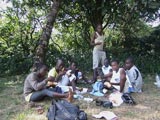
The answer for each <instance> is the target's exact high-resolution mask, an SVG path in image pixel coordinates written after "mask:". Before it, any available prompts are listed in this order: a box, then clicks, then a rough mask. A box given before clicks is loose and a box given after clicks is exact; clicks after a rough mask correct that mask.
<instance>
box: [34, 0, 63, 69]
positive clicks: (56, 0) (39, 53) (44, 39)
mask: <svg viewBox="0 0 160 120" xmlns="http://www.w3.org/2000/svg"><path fill="white" fill-rule="evenodd" d="M60 3H61V0H53V4H52V7H51V10H50V12H49V14H48V16H47V23H46V26H45V27H44V28H43V31H42V35H41V37H40V40H39V44H38V47H37V49H36V54H35V59H34V65H33V67H34V68H37V65H38V64H40V63H41V64H44V63H45V56H46V52H47V48H48V43H49V39H50V38H51V33H52V29H53V24H54V22H55V20H56V16H57V14H58V10H59V6H60Z"/></svg>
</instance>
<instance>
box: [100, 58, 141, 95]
mask: <svg viewBox="0 0 160 120" xmlns="http://www.w3.org/2000/svg"><path fill="white" fill-rule="evenodd" d="M100 69H101V70H102V73H103V74H101V72H98V71H99V70H98V68H97V76H101V77H100V78H101V79H103V80H104V86H105V87H106V88H107V89H112V90H117V91H119V92H122V93H131V92H138V93H139V92H142V84H143V81H142V76H141V73H140V71H139V70H138V68H137V67H136V66H135V65H134V61H133V58H132V57H128V58H127V59H126V61H125V65H124V67H122V68H121V67H120V65H119V62H118V60H112V61H111V65H110V64H109V61H108V59H105V60H104V65H103V66H102V68H100Z"/></svg>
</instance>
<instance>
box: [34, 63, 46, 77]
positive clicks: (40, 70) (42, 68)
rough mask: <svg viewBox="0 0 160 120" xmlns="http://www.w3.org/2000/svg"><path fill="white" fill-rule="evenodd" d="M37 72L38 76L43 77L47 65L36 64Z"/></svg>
mask: <svg viewBox="0 0 160 120" xmlns="http://www.w3.org/2000/svg"><path fill="white" fill-rule="evenodd" d="M37 72H38V75H39V76H40V77H45V76H46V75H47V73H48V67H47V66H46V65H44V64H41V65H39V66H38V70H37Z"/></svg>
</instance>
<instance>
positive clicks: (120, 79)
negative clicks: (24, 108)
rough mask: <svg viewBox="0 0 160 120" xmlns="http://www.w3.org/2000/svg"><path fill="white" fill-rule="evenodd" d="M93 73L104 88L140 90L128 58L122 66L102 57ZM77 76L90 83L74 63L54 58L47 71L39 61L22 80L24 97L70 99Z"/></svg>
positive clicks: (131, 60)
mask: <svg viewBox="0 0 160 120" xmlns="http://www.w3.org/2000/svg"><path fill="white" fill-rule="evenodd" d="M48 71H49V72H48ZM47 75H48V76H47ZM96 75H97V76H96V78H97V80H98V79H101V80H103V81H104V82H103V84H104V87H105V88H106V89H108V90H116V91H119V92H142V76H141V73H140V71H139V70H138V69H137V67H136V66H135V65H134V61H133V58H131V57H129V58H127V59H126V61H125V66H124V67H123V68H121V67H120V66H119V62H118V61H117V60H112V61H111V64H109V61H108V59H105V60H104V65H103V66H102V67H101V68H97V73H96ZM46 76H47V77H46ZM80 79H83V80H85V82H86V83H90V82H89V81H87V79H86V78H85V77H84V75H83V74H82V72H80V71H79V70H78V69H77V66H76V63H75V62H72V63H71V64H70V66H69V67H68V68H65V65H64V62H63V60H61V59H58V60H57V63H56V66H55V67H53V68H52V69H51V70H48V67H47V66H46V65H43V64H39V65H38V69H37V70H36V71H35V72H31V73H30V74H29V75H28V76H27V77H26V79H25V82H24V96H25V100H26V101H28V102H30V101H33V102H35V101H40V100H42V99H44V98H45V97H51V98H63V99H66V100H67V101H69V102H71V101H72V98H73V94H74V91H76V90H79V88H77V87H76V83H77V81H78V80H80ZM94 82H96V81H94ZM94 82H93V83H94Z"/></svg>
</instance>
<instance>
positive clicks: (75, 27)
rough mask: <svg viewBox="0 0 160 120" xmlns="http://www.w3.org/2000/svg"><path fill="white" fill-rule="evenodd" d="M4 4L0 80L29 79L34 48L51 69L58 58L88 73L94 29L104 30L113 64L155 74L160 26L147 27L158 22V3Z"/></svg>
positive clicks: (21, 0) (77, 0)
mask: <svg viewBox="0 0 160 120" xmlns="http://www.w3.org/2000/svg"><path fill="white" fill-rule="evenodd" d="M7 2H8V3H9V4H11V6H10V7H7V8H6V9H1V11H0V75H5V74H10V75H11V74H14V75H15V74H22V73H28V72H29V70H30V68H31V67H32V65H33V63H34V61H35V59H37V58H36V56H37V54H38V52H37V48H38V47H41V49H45V52H44V54H42V55H41V54H40V55H39V54H38V55H39V56H40V57H42V58H45V59H44V60H42V61H43V62H45V63H47V64H48V65H49V66H50V67H52V66H54V65H55V61H56V59H57V58H63V59H64V60H65V62H66V64H67V63H68V61H70V60H74V61H77V63H78V64H79V67H80V69H82V70H84V71H90V70H91V69H92V47H91V46H90V38H91V36H92V34H93V32H94V29H95V26H96V24H97V23H102V24H103V26H104V32H105V36H106V39H105V41H106V43H107V44H106V47H105V50H106V52H107V56H108V58H110V59H112V58H118V59H119V60H120V61H121V64H123V61H124V60H125V58H126V57H127V56H133V57H134V58H135V62H136V64H137V66H138V67H139V68H140V70H141V71H142V72H143V73H156V72H160V25H159V26H156V27H152V26H150V25H148V24H147V23H148V22H152V21H154V20H156V19H158V18H159V17H160V2H159V1H158V0H141V1H135V0H64V1H61V0H8V1H7ZM50 18H52V19H53V20H52V22H49V21H50V20H51V19H50ZM49 23H50V24H49ZM53 25H54V28H53ZM47 30H48V31H49V30H50V32H51V34H49V32H48V31H47ZM44 34H45V35H46V36H47V35H48V37H46V38H45V37H44ZM42 42H46V43H45V47H44V46H43V44H42Z"/></svg>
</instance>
